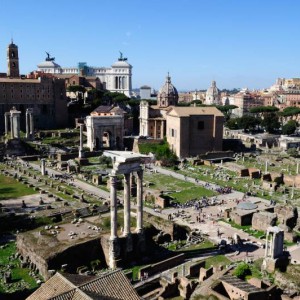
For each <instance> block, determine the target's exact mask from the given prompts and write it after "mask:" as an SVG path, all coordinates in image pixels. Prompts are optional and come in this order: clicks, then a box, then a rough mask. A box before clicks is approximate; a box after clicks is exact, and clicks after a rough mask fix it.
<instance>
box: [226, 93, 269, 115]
mask: <svg viewBox="0 0 300 300" xmlns="http://www.w3.org/2000/svg"><path fill="white" fill-rule="evenodd" d="M232 97H233V99H234V101H233V103H230V104H233V105H236V106H237V108H236V109H234V110H233V113H234V114H235V115H236V116H238V117H242V116H243V115H245V114H248V113H250V109H251V108H254V107H258V106H264V104H265V100H264V99H263V97H261V95H260V94H259V93H258V92H250V91H249V90H248V89H242V90H241V91H240V92H239V93H237V94H235V95H233V96H232Z"/></svg>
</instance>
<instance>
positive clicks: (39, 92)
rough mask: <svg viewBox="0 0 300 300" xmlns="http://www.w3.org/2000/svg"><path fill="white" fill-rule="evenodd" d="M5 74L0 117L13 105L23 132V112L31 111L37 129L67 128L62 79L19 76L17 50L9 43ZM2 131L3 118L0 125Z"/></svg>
mask: <svg viewBox="0 0 300 300" xmlns="http://www.w3.org/2000/svg"><path fill="white" fill-rule="evenodd" d="M7 65H8V70H7V74H5V73H4V74H1V77H0V115H1V116H3V115H4V114H5V112H8V111H9V110H10V109H11V108H12V107H13V106H14V107H15V108H16V109H17V110H19V111H21V120H20V121H21V130H23V131H25V112H26V109H27V108H31V109H33V115H34V124H35V128H37V129H50V128H61V127H64V126H66V125H67V118H66V116H67V101H66V90H65V81H64V80H63V79H56V78H49V77H37V76H34V77H33V76H31V78H26V77H25V76H20V74H19V55H18V47H17V46H16V45H15V44H14V43H13V42H11V43H10V44H9V45H8V48H7ZM0 130H2V131H3V130H4V118H2V122H0Z"/></svg>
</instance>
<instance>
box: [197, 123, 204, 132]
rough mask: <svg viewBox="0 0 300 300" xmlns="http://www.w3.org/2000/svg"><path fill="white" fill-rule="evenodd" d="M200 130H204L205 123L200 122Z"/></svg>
mask: <svg viewBox="0 0 300 300" xmlns="http://www.w3.org/2000/svg"><path fill="white" fill-rule="evenodd" d="M198 129H199V130H203V129H204V122H203V121H198Z"/></svg>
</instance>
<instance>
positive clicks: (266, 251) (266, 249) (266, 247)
mask: <svg viewBox="0 0 300 300" xmlns="http://www.w3.org/2000/svg"><path fill="white" fill-rule="evenodd" d="M268 248H269V231H267V234H266V246H265V257H268Z"/></svg>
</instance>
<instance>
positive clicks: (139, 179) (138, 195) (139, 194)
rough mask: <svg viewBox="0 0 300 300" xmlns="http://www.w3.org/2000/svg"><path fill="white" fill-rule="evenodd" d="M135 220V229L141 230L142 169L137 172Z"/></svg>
mask: <svg viewBox="0 0 300 300" xmlns="http://www.w3.org/2000/svg"><path fill="white" fill-rule="evenodd" d="M136 188H137V191H136V192H137V193H136V198H137V216H136V218H137V220H136V231H137V232H141V231H142V230H143V170H140V171H138V172H137V187H136Z"/></svg>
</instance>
